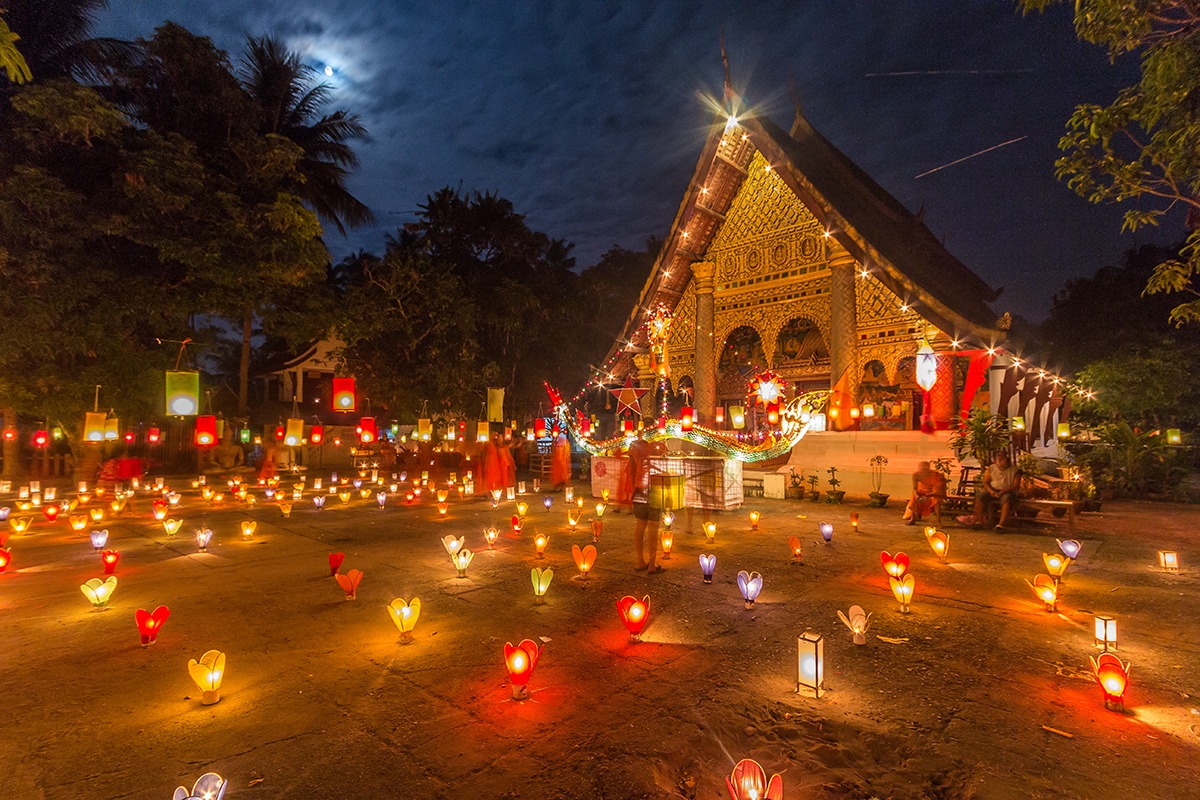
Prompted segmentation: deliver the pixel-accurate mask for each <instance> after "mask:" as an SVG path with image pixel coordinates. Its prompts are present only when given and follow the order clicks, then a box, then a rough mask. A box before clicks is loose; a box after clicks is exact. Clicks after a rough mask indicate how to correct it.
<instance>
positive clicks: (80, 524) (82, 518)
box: [69, 514, 88, 531]
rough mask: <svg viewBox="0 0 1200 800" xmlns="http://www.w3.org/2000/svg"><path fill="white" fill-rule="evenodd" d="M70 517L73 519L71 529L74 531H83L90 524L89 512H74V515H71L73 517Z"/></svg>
mask: <svg viewBox="0 0 1200 800" xmlns="http://www.w3.org/2000/svg"><path fill="white" fill-rule="evenodd" d="M69 519H70V521H71V530H73V531H81V530H83V529H84V528H86V527H87V524H88V515H87V514H73V515H71V517H70V518H69Z"/></svg>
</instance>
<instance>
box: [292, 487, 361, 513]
mask: <svg viewBox="0 0 1200 800" xmlns="http://www.w3.org/2000/svg"><path fill="white" fill-rule="evenodd" d="M296 494H299V492H296ZM326 497H327V495H323V494H319V495H317V496H316V497H314V498H313V499H312V501H313V505H314V506H316V508H317V511H320V510H322V509H323V508H325V498H326ZM349 499H350V496H349V493H347V495H346V500H349ZM342 502H345V500H343V501H342Z"/></svg>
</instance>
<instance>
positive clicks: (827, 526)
mask: <svg viewBox="0 0 1200 800" xmlns="http://www.w3.org/2000/svg"><path fill="white" fill-rule="evenodd" d="M818 529H819V530H820V531H821V538H822V539H824V540H825V544H829V543H830V542H832V541H833V523H832V522H822V523H821V524H820V525H819V526H818Z"/></svg>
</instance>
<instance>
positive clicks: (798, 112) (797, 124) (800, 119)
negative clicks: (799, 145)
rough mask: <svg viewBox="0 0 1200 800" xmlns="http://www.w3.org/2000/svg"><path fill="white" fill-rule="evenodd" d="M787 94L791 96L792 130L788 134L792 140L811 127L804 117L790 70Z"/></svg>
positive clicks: (797, 90) (794, 80)
mask: <svg viewBox="0 0 1200 800" xmlns="http://www.w3.org/2000/svg"><path fill="white" fill-rule="evenodd" d="M788 92H789V94H791V96H792V108H793V109H794V111H793V113H792V129H791V130H790V131H789V132H788V133H789V135H790V136H791V137H792V138H795V137H796V134H797V133H798V132H799V131H802V130H804V129H805V128H808V127H811V126H810V125H809V123H808V118H807V117H805V116H804V109H803V107H802V106H801V103H800V89H799V88H798V87H797V86H796V76H795V74H794V73H792V72H791V71H790V70H789V71H788Z"/></svg>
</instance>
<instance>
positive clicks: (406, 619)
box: [387, 597, 421, 644]
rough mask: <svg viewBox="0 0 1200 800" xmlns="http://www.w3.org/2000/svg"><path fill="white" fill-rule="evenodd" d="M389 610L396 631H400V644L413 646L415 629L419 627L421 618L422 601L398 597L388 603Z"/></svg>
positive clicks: (417, 598)
mask: <svg viewBox="0 0 1200 800" xmlns="http://www.w3.org/2000/svg"><path fill="white" fill-rule="evenodd" d="M387 610H388V615H389V616H390V617H391V618H392V622H394V623H396V629H397V630H398V631H400V644H412V641H413V628H415V627H417V620H418V619H419V618H420V617H421V599H420V598H419V597H414V598H413V599H412V600H405V599H404V598H403V597H397V598H396V599H394V600H392V602H390V603H388V607H387Z"/></svg>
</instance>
